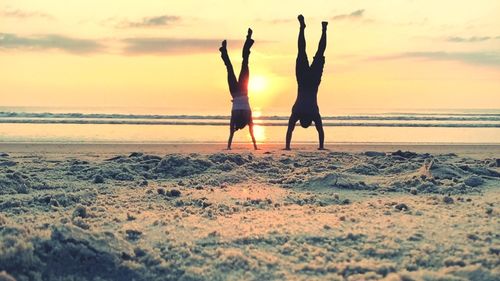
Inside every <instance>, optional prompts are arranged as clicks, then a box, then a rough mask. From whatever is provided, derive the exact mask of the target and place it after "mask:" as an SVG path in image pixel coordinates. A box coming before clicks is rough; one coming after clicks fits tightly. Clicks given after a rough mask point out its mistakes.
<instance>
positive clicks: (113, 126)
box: [0, 107, 500, 144]
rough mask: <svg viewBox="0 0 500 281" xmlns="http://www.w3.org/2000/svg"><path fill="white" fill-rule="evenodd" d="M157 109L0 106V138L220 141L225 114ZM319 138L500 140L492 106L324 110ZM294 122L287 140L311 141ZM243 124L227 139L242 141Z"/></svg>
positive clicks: (263, 125)
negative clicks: (473, 107)
mask: <svg viewBox="0 0 500 281" xmlns="http://www.w3.org/2000/svg"><path fill="white" fill-rule="evenodd" d="M179 113H180V111H178V110H177V111H172V110H169V109H162V108H155V109H151V108H146V109H145V108H48V107H46V108H44V107H0V143H1V142H3V143H6V142H26V143H223V142H226V140H227V137H228V133H229V127H228V123H229V116H227V114H224V113H220V114H214V113H212V114H196V113H189V112H187V113H185V112H182V113H183V114H179ZM254 119H255V128H254V131H255V136H256V138H257V140H258V142H259V143H282V142H284V139H285V134H286V130H287V121H288V116H287V115H286V114H283V113H276V114H266V116H255V118H254ZM323 124H324V130H325V142H326V143H422V144H431V143H449V144H467V143H471V144H500V109H499V110H491V109H490V110H396V109H385V110H381V109H378V110H366V109H364V110H360V109H357V110H352V109H351V110H339V111H338V112H335V114H325V113H323ZM317 138H318V137H317V132H316V130H315V128H314V125H312V126H311V127H309V128H308V129H304V128H302V127H300V125H299V124H297V126H296V129H295V131H294V135H293V142H297V143H315V142H317V141H318V140H317ZM248 141H250V136H249V133H248V127H246V128H244V129H243V130H241V131H238V132H236V134H235V138H234V142H248Z"/></svg>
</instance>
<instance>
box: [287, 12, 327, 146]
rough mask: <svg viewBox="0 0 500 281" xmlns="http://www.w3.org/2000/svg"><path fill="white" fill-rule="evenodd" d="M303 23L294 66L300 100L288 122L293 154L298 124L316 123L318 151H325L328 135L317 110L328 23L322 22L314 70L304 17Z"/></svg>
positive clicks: (301, 18)
mask: <svg viewBox="0 0 500 281" xmlns="http://www.w3.org/2000/svg"><path fill="white" fill-rule="evenodd" d="M297 18H298V20H299V23H300V31H299V39H298V54H297V60H296V64H295V76H296V77H297V84H298V91H297V99H296V100H295V104H294V105H293V107H292V114H291V115H290V119H289V120H288V130H287V132H286V147H285V149H286V150H290V142H291V141H292V133H293V130H294V129H295V123H297V121H300V125H301V126H302V127H303V128H307V127H309V126H310V125H311V124H312V122H313V121H314V125H315V127H316V130H317V131H318V137H319V149H320V150H323V149H324V140H325V134H324V132H323V123H322V121H321V115H320V114H319V107H318V88H319V84H320V83H321V76H322V74H323V67H324V65H325V56H324V54H325V49H326V28H327V26H328V22H325V21H324V22H322V23H321V24H322V33H321V39H320V40H319V45H318V50H317V51H316V55H315V56H314V59H313V62H312V64H311V66H309V60H308V59H307V53H306V39H305V37H304V30H305V28H306V24H305V21H304V16H302V15H299V16H298V17H297Z"/></svg>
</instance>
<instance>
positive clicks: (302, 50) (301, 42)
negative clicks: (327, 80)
mask: <svg viewBox="0 0 500 281" xmlns="http://www.w3.org/2000/svg"><path fill="white" fill-rule="evenodd" d="M297 19H298V20H299V24H300V29H299V39H298V42H297V47H298V55H299V56H300V55H306V37H305V35H304V30H305V29H306V23H305V20H304V16H303V15H299V16H298V17H297Z"/></svg>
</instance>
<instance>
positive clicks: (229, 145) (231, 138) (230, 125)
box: [227, 121, 234, 150]
mask: <svg viewBox="0 0 500 281" xmlns="http://www.w3.org/2000/svg"><path fill="white" fill-rule="evenodd" d="M233 136H234V125H233V122H232V121H231V122H230V124H229V139H228V140H227V150H231V144H232V143H233Z"/></svg>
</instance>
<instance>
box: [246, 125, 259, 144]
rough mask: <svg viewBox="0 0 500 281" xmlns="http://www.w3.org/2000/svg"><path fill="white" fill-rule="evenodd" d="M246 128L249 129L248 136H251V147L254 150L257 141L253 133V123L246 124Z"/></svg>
mask: <svg viewBox="0 0 500 281" xmlns="http://www.w3.org/2000/svg"><path fill="white" fill-rule="evenodd" d="M248 130H249V131H250V136H251V137H252V142H253V148H254V149H255V150H258V148H257V142H256V141H255V136H254V135H253V124H249V125H248Z"/></svg>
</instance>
